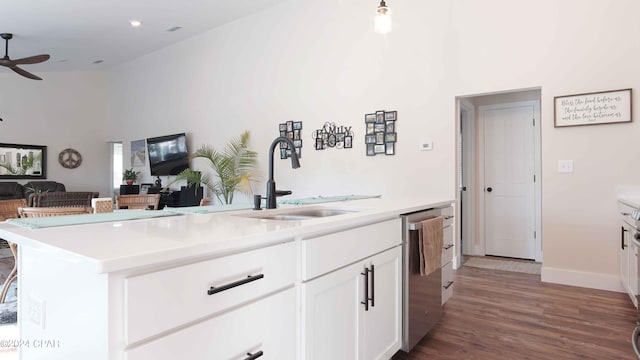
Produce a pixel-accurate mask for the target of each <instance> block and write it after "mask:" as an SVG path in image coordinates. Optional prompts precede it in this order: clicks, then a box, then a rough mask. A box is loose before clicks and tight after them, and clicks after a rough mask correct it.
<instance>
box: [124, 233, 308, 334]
mask: <svg viewBox="0 0 640 360" xmlns="http://www.w3.org/2000/svg"><path fill="white" fill-rule="evenodd" d="M295 273H296V263H295V251H294V244H293V242H290V243H287V244H282V245H276V246H270V247H267V248H263V249H257V250H252V251H248V252H244V253H240V254H235V255H230V256H226V257H222V258H217V259H212V260H207V261H202V262H198V263H194V264H189V265H185V266H180V267H176V268H171V269H166V270H162V271H158V272H153V273H149V274H144V275H139V276H133V277H130V278H127V279H125V282H124V283H125V284H124V287H125V342H126V343H127V344H132V343H135V342H137V341H140V340H143V339H145V338H147V337H149V336H152V335H155V334H157V333H160V332H163V331H166V330H169V329H172V328H174V327H176V326H180V325H182V324H185V323H188V322H191V321H195V320H198V319H201V318H203V317H206V316H208V315H210V314H214V313H216V312H219V311H223V310H225V309H227V308H230V307H233V306H237V305H239V304H241V303H244V302H247V301H250V300H252V299H256V298H258V297H260V296H263V295H265V294H267V293H270V292H273V291H275V290H277V289H281V288H284V287H286V286H289V285H291V284H293V282H294V281H295ZM261 275H262V276H263V277H260V276H261ZM252 279H255V280H252ZM226 285H228V286H226ZM233 285H237V286H233ZM211 287H216V288H217V289H215V290H217V291H219V292H215V293H212V294H211V295H209V292H210V291H209V290H210V288H211Z"/></svg>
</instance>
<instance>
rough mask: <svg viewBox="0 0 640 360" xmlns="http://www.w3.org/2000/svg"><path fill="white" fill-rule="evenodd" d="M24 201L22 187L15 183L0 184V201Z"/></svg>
mask: <svg viewBox="0 0 640 360" xmlns="http://www.w3.org/2000/svg"><path fill="white" fill-rule="evenodd" d="M8 199H24V187H23V186H22V185H20V184H18V183H17V182H15V181H7V182H0V200H8Z"/></svg>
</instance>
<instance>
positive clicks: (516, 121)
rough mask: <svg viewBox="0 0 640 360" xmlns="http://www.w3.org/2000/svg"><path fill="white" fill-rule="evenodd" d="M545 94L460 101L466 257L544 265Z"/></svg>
mask: <svg viewBox="0 0 640 360" xmlns="http://www.w3.org/2000/svg"><path fill="white" fill-rule="evenodd" d="M540 94H541V92H540V90H539V89H529V90H516V91H510V92H503V93H495V94H482V95H473V96H463V97H458V98H457V101H456V104H457V107H458V112H457V114H458V126H459V128H458V130H459V131H458V134H459V135H458V142H459V143H458V148H457V159H458V160H459V164H458V165H459V166H458V176H457V185H458V187H459V191H458V199H457V200H458V204H459V214H458V216H459V217H458V219H460V221H459V222H458V224H459V228H458V232H457V233H458V234H459V235H458V236H459V242H458V244H459V245H460V247H459V249H461V256H463V255H473V256H484V255H493V256H503V257H511V258H522V259H532V260H535V261H538V262H541V261H542V237H541V233H540V228H541V221H540V218H541V213H540V205H541V200H540V199H541V183H540V180H541V177H540V167H541V166H540Z"/></svg>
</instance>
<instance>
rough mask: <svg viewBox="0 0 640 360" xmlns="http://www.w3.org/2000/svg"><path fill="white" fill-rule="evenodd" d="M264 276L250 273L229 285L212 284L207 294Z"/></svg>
mask: <svg viewBox="0 0 640 360" xmlns="http://www.w3.org/2000/svg"><path fill="white" fill-rule="evenodd" d="M263 277H264V274H258V275H254V276H251V275H249V276H247V278H246V279H242V280H238V281H234V282H232V283H230V284H227V285H222V286H218V287H215V286H212V287H211V288H210V289H209V290H208V291H207V294H208V295H213V294H216V293H219V292H222V291H225V290H229V289H232V288H234V287H236V286H240V285H244V284H247V283H250V282H252V281H256V280H260V279H262V278H263ZM254 359H255V358H254Z"/></svg>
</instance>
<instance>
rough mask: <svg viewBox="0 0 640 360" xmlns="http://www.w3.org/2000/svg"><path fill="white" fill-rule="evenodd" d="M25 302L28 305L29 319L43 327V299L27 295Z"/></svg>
mask: <svg viewBox="0 0 640 360" xmlns="http://www.w3.org/2000/svg"><path fill="white" fill-rule="evenodd" d="M27 304H28V305H27V306H29V308H28V310H29V320H30V321H31V322H32V323H34V324H36V325H39V326H40V327H41V328H42V329H44V305H45V303H44V300H40V299H38V298H35V297H33V296H31V295H29V297H28V301H27Z"/></svg>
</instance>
